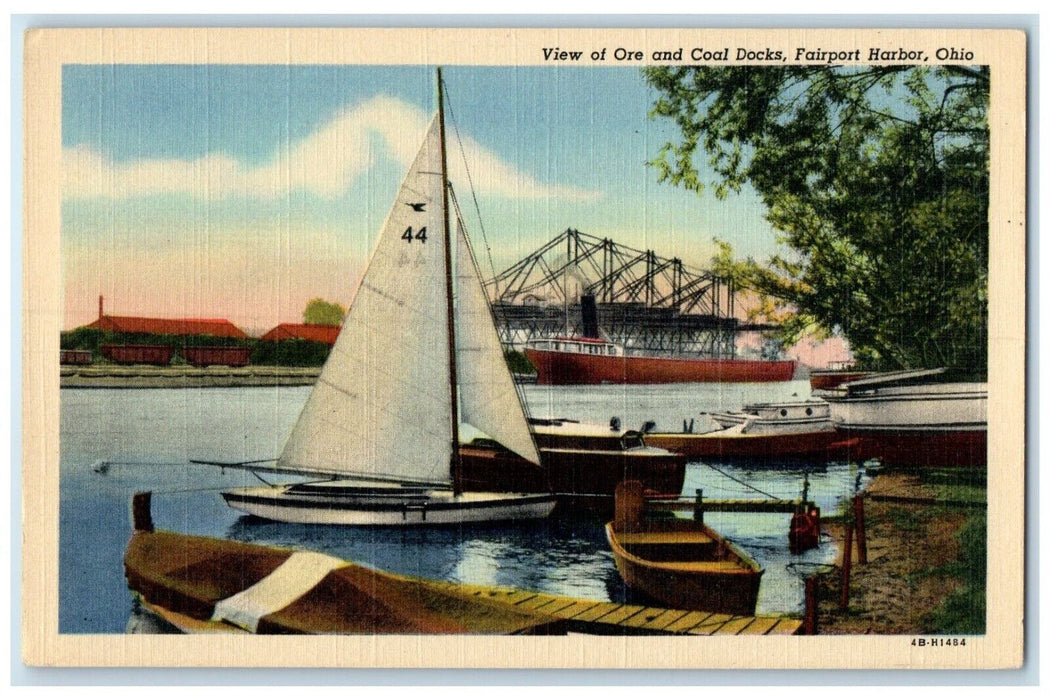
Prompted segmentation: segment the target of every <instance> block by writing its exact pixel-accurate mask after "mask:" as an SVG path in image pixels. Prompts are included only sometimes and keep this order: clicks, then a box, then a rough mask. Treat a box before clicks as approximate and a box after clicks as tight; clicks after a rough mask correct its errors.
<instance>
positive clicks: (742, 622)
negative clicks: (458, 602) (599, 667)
mask: <svg viewBox="0 0 1050 700" xmlns="http://www.w3.org/2000/svg"><path fill="white" fill-rule="evenodd" d="M429 583H432V584H433V585H434V586H435V587H437V588H441V589H444V590H447V591H455V592H458V593H460V594H463V595H467V596H470V597H472V598H478V599H481V600H484V601H486V602H488V603H494V604H498V605H506V606H508V607H513V608H516V609H519V610H528V611H532V612H538V613H541V614H544V615H549V616H550V617H553V618H557V619H560V620H571V621H572V622H574V623H578V624H582V625H583V626H584V627H586V625H588V624H590V623H594V624H595V625H596V626H599V627H601V626H604V625H612V626H618V627H623V628H625V629H635V630H645V631H647V632H649V633H655V634H660V633H663V634H677V635H699V636H705V635H717V636H722V635H794V634H798V633H799V629H800V628H801V626H802V621H801V620H798V619H794V618H785V617H778V616H774V615H769V616H746V615H744V616H741V615H729V614H724V613H711V612H704V611H698V610H673V609H668V608H657V607H649V606H644V605H627V604H623V603H612V602H608V601H600V600H587V599H585V598H574V597H572V596H560V595H554V594H551V593H541V592H538V591H521V590H517V589H514V588H503V587H497V586H485V585H476V584H462V583H451V582H447V581H433V582H429Z"/></svg>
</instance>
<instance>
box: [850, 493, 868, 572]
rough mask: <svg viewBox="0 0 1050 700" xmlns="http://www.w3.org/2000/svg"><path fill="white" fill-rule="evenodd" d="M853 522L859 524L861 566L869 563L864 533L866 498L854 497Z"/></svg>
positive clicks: (858, 555)
mask: <svg viewBox="0 0 1050 700" xmlns="http://www.w3.org/2000/svg"><path fill="white" fill-rule="evenodd" d="M853 520H854V522H856V524H857V563H858V564H860V565H861V566H863V565H865V564H867V563H868V538H867V536H866V535H865V532H864V496H862V495H861V494H859V493H858V494H857V495H856V496H854V497H853Z"/></svg>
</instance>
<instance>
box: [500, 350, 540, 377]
mask: <svg viewBox="0 0 1050 700" xmlns="http://www.w3.org/2000/svg"><path fill="white" fill-rule="evenodd" d="M503 356H504V357H505V358H506V359H507V366H508V367H510V371H511V372H514V373H515V374H536V368H535V367H533V366H532V363H531V362H529V358H527V357H525V353H523V352H518V351H517V350H508V351H507V352H505V353H504V354H503Z"/></svg>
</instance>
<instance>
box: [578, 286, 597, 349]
mask: <svg viewBox="0 0 1050 700" xmlns="http://www.w3.org/2000/svg"><path fill="white" fill-rule="evenodd" d="M580 316H581V321H582V322H583V323H582V324H581V325H582V326H583V337H584V338H600V337H601V336H600V335H599V334H598V307H597V305H596V304H595V303H594V295H593V294H582V295H580Z"/></svg>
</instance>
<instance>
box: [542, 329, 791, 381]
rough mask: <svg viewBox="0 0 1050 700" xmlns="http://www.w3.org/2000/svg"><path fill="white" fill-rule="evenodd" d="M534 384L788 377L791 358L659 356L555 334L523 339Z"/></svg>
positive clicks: (613, 344)
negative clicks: (753, 358) (533, 375)
mask: <svg viewBox="0 0 1050 700" xmlns="http://www.w3.org/2000/svg"><path fill="white" fill-rule="evenodd" d="M524 351H525V356H526V357H528V358H529V361H530V362H531V363H532V364H533V366H534V367H536V382H537V383H538V384H555V385H560V384H670V383H684V382H787V381H790V380H791V378H792V377H793V376H794V374H795V365H796V363H795V361H794V360H741V359H732V358H698V357H662V356H656V355H647V354H633V353H629V352H627V351H626V350H625V348H624V347H623V346H622V345H620V344H618V343H612V342H609V341H607V340H603V339H601V338H592V337H554V338H544V339H542V340H534V341H530V342H528V343H526V344H525V349H524Z"/></svg>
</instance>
